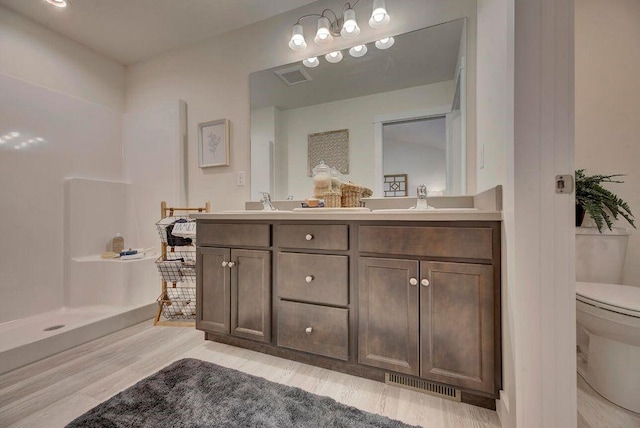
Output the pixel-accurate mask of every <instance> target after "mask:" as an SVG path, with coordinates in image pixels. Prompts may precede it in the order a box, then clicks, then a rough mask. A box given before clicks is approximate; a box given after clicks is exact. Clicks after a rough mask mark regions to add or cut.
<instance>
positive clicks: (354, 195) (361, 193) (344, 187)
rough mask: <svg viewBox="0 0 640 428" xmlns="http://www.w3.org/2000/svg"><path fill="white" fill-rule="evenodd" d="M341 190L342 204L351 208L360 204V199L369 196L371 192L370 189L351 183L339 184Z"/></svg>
mask: <svg viewBox="0 0 640 428" xmlns="http://www.w3.org/2000/svg"><path fill="white" fill-rule="evenodd" d="M340 190H341V191H342V201H341V203H342V206H343V207H346V208H353V207H359V206H360V199H362V198H366V197H369V196H371V195H372V194H373V192H372V191H371V189H367V188H366V187H364V186H360V185H358V184H353V183H342V184H341V185H340Z"/></svg>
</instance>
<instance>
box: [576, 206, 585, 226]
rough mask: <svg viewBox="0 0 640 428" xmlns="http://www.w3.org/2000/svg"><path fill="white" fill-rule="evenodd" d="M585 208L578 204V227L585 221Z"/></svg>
mask: <svg viewBox="0 0 640 428" xmlns="http://www.w3.org/2000/svg"><path fill="white" fill-rule="evenodd" d="M584 214H585V211H584V207H583V206H582V205H580V204H576V227H580V226H582V222H583V221H584Z"/></svg>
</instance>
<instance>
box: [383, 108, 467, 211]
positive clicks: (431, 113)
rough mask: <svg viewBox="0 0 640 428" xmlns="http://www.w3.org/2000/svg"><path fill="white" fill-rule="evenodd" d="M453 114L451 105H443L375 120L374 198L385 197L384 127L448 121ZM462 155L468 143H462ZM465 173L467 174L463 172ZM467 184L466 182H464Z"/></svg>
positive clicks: (385, 115)
mask: <svg viewBox="0 0 640 428" xmlns="http://www.w3.org/2000/svg"><path fill="white" fill-rule="evenodd" d="M449 113H451V106H450V105H442V106H437V107H432V108H428V109H420V110H414V111H407V112H400V113H390V114H380V115H376V116H374V118H373V171H374V172H373V173H374V180H375V185H374V186H373V196H374V197H376V198H381V197H383V196H384V185H383V181H384V169H383V156H382V153H383V152H382V143H383V140H384V138H383V127H384V125H386V124H389V123H397V122H407V121H410V120H420V119H431V118H435V117H444V118H445V119H446V117H447V114H449ZM448 144H449V137H448V133H447V145H448ZM461 146H462V149H461V150H462V153H466V143H465V142H464V141H462V143H461ZM463 172H466V171H465V170H463ZM463 182H465V180H463Z"/></svg>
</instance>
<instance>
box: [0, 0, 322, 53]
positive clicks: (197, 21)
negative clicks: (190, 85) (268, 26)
mask: <svg viewBox="0 0 640 428" xmlns="http://www.w3.org/2000/svg"><path fill="white" fill-rule="evenodd" d="M313 1H314V0H67V2H68V4H69V6H68V7H66V8H58V7H54V6H51V5H49V4H48V3H47V2H46V1H45V0H0V5H3V6H6V7H8V8H9V9H11V10H13V11H14V12H17V13H19V14H21V15H23V16H26V17H28V18H30V19H32V20H34V21H36V22H38V23H40V24H42V25H44V26H45V27H47V28H49V29H51V30H53V31H55V32H57V33H60V34H63V35H65V36H67V37H69V38H70V39H73V40H75V41H77V42H79V43H82V44H83V45H85V46H88V47H90V48H91V49H93V50H95V51H96V52H99V53H101V54H103V55H106V56H107V57H109V58H112V59H114V60H116V61H118V62H120V63H122V64H132V63H134V62H138V61H142V60H145V59H148V58H151V57H153V56H155V55H158V54H160V53H162V52H165V51H169V50H172V49H175V48H178V47H181V46H185V45H188V44H191V43H195V42H199V41H202V40H205V39H208V38H211V37H213V36H216V35H218V34H222V33H226V32H228V31H231V30H235V29H238V28H241V27H244V26H247V25H250V24H253V23H255V22H258V21H261V20H263V19H267V18H270V17H272V16H275V15H278V14H281V13H284V12H287V11H289V10H292V9H296V8H298V7H301V6H304V5H306V4H309V3H313Z"/></svg>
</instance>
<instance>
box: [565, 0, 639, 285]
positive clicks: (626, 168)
mask: <svg viewBox="0 0 640 428" xmlns="http://www.w3.org/2000/svg"><path fill="white" fill-rule="evenodd" d="M575 15H576V16H575V32H576V33H575V34H576V59H575V61H576V97H575V103H576V113H575V114H576V128H575V133H576V168H586V170H587V171H586V172H587V174H627V176H626V177H623V178H622V180H623V181H624V182H625V183H624V184H611V185H608V186H607V188H608V189H610V190H611V191H612V192H614V193H616V194H617V195H618V196H619V197H621V198H622V199H624V200H625V201H627V202H628V203H629V206H630V207H631V211H632V212H633V213H634V214H635V216H636V218H637V219H638V220H637V222H638V223H639V224H638V226H640V191H639V190H638V189H640V169H638V161H639V160H640V120H638V108H639V107H640V104H639V101H638V100H640V84H639V83H638V70H640V49H639V48H638V45H639V43H640V2H638V1H637V0H617V1H606V0H576V2H575ZM617 226H618V227H625V228H627V229H628V230H630V231H631V237H630V240H629V249H628V252H627V260H626V263H625V269H624V276H623V282H624V283H625V284H631V285H636V286H640V263H638V262H637V261H638V260H640V232H639V231H637V230H635V229H633V228H632V227H631V226H630V225H629V224H628V223H627V222H626V221H624V220H622V221H621V222H619V223H618V224H617Z"/></svg>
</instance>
